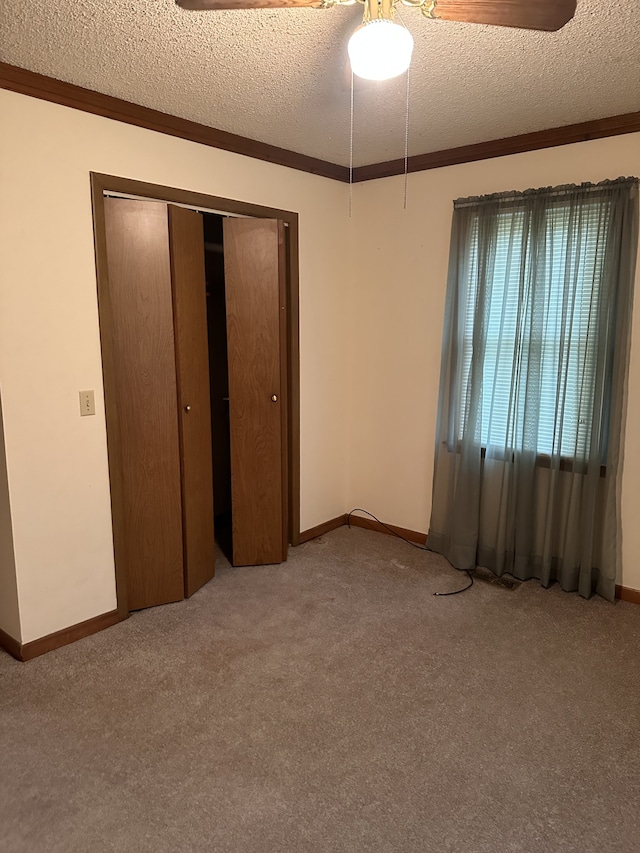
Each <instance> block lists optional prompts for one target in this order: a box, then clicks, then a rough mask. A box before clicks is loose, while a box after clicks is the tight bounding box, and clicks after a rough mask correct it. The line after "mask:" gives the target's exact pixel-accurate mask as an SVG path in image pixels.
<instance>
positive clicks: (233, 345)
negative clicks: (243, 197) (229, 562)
mask: <svg viewBox="0 0 640 853" xmlns="http://www.w3.org/2000/svg"><path fill="white" fill-rule="evenodd" d="M283 258H284V235H283V227H282V223H279V222H278V221H277V220H270V219H225V220H224V264H225V285H226V301H227V341H228V352H229V420H230V427H231V496H232V527H233V564H234V565H237V566H238V565H260V564H265V563H279V562H281V561H282V560H284V559H286V535H285V532H286V531H285V528H284V521H285V519H286V517H287V516H286V511H283V499H284V495H285V494H286V491H285V489H284V482H286V481H285V480H284V478H285V476H286V469H285V467H284V465H285V463H284V461H283V460H285V459H286V453H283V450H284V449H286V432H283V430H285V429H286V419H285V417H284V413H285V412H286V401H285V399H284V394H285V393H286V381H283V377H284V378H285V379H286V373H285V365H286V362H285V361H284V350H283V346H284V340H283V338H282V329H284V328H285V323H284V301H283V298H282V297H283V292H284V289H283V288H284V276H285V268H284V263H283Z"/></svg>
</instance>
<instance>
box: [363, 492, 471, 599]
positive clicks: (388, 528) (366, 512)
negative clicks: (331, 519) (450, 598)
mask: <svg viewBox="0 0 640 853" xmlns="http://www.w3.org/2000/svg"><path fill="white" fill-rule="evenodd" d="M354 512H363V513H364V514H365V515H368V516H369V517H370V518H373V520H374V521H377V522H378V524H379V525H380V526H381V527H384V529H385V530H388V531H389V533H391V535H392V536H395V537H397V538H398V539H402V541H403V542H406V543H407V545H411V546H412V547H413V548H417V549H418V550H419V551H431V548H427V546H426V545H419V544H418V543H417V542H412V541H411V539H407V538H406V537H404V536H402V535H401V534H400V533H398V532H397V531H395V530H394V529H393V528H392V527H389V525H388V524H385V523H384V521H380V519H379V518H376V516H375V515H374V514H373V513H372V512H369V510H367V509H362V507H359V506H358V507H355V509H352V510H351V512H350V513H349V515H348V516H347V527H348V528H349V529H351V516H352V515H353V513H354ZM453 568H454V569H456V571H457V572H464V573H465V574H466V575H467V577H468V578H469V583H468V584H467V585H466V586H463V587H462V589H455V590H454V591H453V592H434V593H433V594H434V595H438V596H441V597H444V596H445V595H460V593H461V592H466V591H467V590H468V589H471V587H472V586H473V571H472V570H469V569H457V568H456V567H455V566H453Z"/></svg>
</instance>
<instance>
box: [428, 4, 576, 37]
mask: <svg viewBox="0 0 640 853" xmlns="http://www.w3.org/2000/svg"><path fill="white" fill-rule="evenodd" d="M575 13H576V0H436V2H435V4H434V7H433V9H432V10H431V14H430V16H429V17H432V18H437V19H439V20H442V21H464V22H466V23H469V24H492V25H493V26H496V27H520V28H522V29H524V30H547V31H549V32H553V31H555V30H559V29H561V28H562V27H564V25H565V24H566V23H568V22H569V21H570V20H571V18H573V16H574V15H575Z"/></svg>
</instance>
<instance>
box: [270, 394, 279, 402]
mask: <svg viewBox="0 0 640 853" xmlns="http://www.w3.org/2000/svg"><path fill="white" fill-rule="evenodd" d="M271 401H272V402H273V403H277V402H278V395H277V394H272V395H271Z"/></svg>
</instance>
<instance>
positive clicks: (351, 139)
mask: <svg viewBox="0 0 640 853" xmlns="http://www.w3.org/2000/svg"><path fill="white" fill-rule="evenodd" d="M352 200H353V71H352V72H351V125H350V128H349V219H351V206H352Z"/></svg>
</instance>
